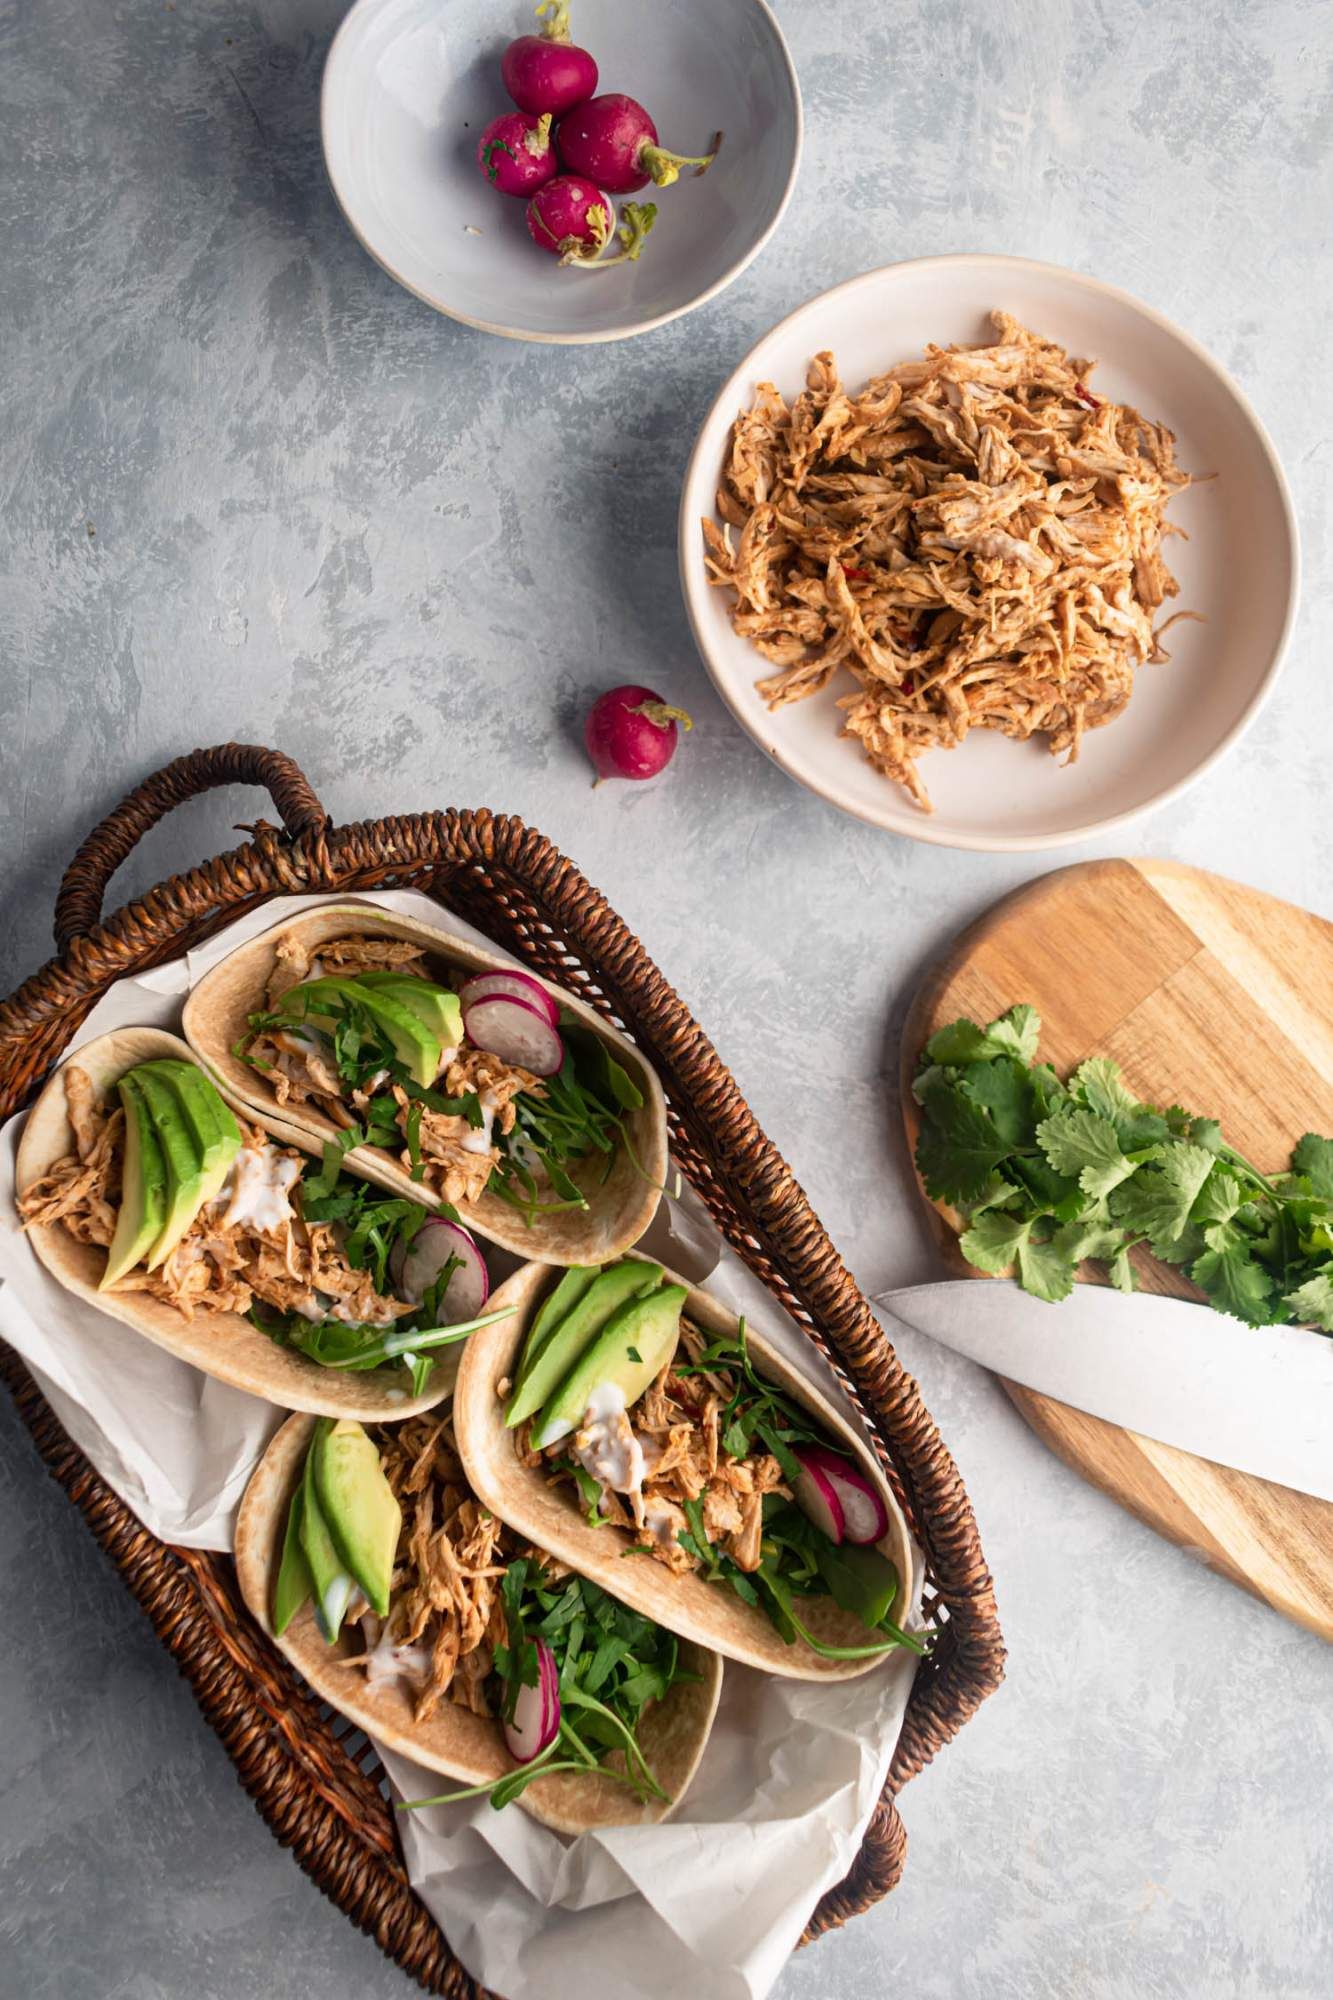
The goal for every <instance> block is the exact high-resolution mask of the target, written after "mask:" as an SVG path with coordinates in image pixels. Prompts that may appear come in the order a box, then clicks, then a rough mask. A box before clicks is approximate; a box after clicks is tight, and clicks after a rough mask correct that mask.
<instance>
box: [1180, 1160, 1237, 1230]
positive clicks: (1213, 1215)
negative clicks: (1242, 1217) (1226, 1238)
mask: <svg viewBox="0 0 1333 2000" xmlns="http://www.w3.org/2000/svg"><path fill="white" fill-rule="evenodd" d="M1243 1200H1244V1195H1243V1193H1242V1190H1241V1185H1240V1182H1239V1181H1238V1180H1237V1179H1236V1176H1235V1175H1234V1174H1231V1173H1228V1172H1227V1170H1226V1168H1225V1167H1223V1166H1219V1165H1214V1167H1213V1170H1212V1172H1211V1173H1210V1174H1209V1175H1208V1178H1207V1179H1206V1180H1205V1182H1204V1184H1203V1186H1202V1188H1200V1190H1199V1193H1198V1195H1197V1197H1196V1199H1195V1202H1194V1205H1193V1207H1192V1209H1191V1210H1190V1219H1191V1221H1193V1222H1197V1223H1198V1224H1199V1226H1200V1228H1202V1227H1203V1226H1204V1225H1205V1224H1207V1223H1210V1222H1230V1220H1231V1218H1232V1216H1233V1215H1234V1214H1235V1213H1236V1210H1237V1209H1238V1208H1239V1207H1240V1205H1241V1203H1242V1201H1243Z"/></svg>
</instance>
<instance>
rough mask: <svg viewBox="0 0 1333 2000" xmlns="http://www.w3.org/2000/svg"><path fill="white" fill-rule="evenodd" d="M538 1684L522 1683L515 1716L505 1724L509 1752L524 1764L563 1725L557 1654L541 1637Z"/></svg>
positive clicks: (554, 1736)
mask: <svg viewBox="0 0 1333 2000" xmlns="http://www.w3.org/2000/svg"><path fill="white" fill-rule="evenodd" d="M536 1645H537V1685H536V1686H535V1687H521V1688H520V1689H519V1691H518V1699H517V1701H516V1702H515V1703H514V1719H513V1721H512V1722H506V1724H505V1726H504V1731H505V1742H506V1743H507V1744H508V1745H509V1754H510V1756H511V1757H516V1758H517V1759H518V1761H519V1763H520V1764H530V1763H531V1762H532V1760H533V1758H534V1757H540V1756H541V1754H542V1751H543V1750H546V1749H548V1748H549V1747H550V1745H551V1744H552V1743H554V1741H555V1739H556V1735H557V1733H558V1731H559V1728H560V1675H559V1673H558V1671H557V1669H556V1664H555V1654H554V1653H553V1652H552V1651H551V1649H550V1647H549V1646H548V1645H547V1643H546V1641H545V1639H538V1640H537V1642H536Z"/></svg>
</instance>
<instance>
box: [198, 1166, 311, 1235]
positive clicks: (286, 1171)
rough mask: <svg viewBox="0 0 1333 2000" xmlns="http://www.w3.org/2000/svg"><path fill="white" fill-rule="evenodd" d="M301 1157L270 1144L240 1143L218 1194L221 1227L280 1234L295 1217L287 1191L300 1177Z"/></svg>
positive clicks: (259, 1233)
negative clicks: (279, 1149)
mask: <svg viewBox="0 0 1333 2000" xmlns="http://www.w3.org/2000/svg"><path fill="white" fill-rule="evenodd" d="M301 1166H302V1162H301V1161H300V1160H296V1159H293V1158H292V1156H291V1155H290V1154H289V1153H280V1152H278V1151H277V1149H276V1147H273V1146H263V1147H255V1146H243V1147H242V1148H241V1150H240V1152H239V1153H238V1154H237V1155H236V1158H235V1160H234V1162H233V1163H232V1168H231V1172H230V1173H229V1174H228V1175H227V1178H226V1181H225V1182H224V1183H223V1188H222V1193H221V1194H220V1195H219V1196H218V1198H217V1203H216V1207H217V1211H218V1213H217V1220H218V1224H219V1226H220V1227H221V1228H223V1229H252V1230H254V1232H255V1233H256V1235H259V1236H281V1235H282V1233H283V1231H284V1229H286V1227H287V1225H288V1223H289V1222H291V1221H293V1219H294V1212H293V1209H292V1204H291V1201H290V1200H289V1195H290V1193H291V1190H292V1188H293V1187H294V1186H295V1185H296V1183H297V1181H298V1180H299V1179H300V1177H301Z"/></svg>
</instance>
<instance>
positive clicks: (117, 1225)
mask: <svg viewBox="0 0 1333 2000" xmlns="http://www.w3.org/2000/svg"><path fill="white" fill-rule="evenodd" d="M284 1136H285V1134H284V1133H283V1132H282V1130H281V1128H279V1132H278V1136H275V1135H274V1133H272V1132H270V1131H266V1130H265V1129H264V1128H263V1127H261V1126H258V1125H253V1124H250V1123H249V1122H248V1121H246V1120H245V1119H243V1118H237V1117H236V1116H235V1115H234V1114H233V1112H232V1111H231V1110H230V1109H229V1107H228V1106H227V1105H226V1104H225V1103H224V1101H223V1099H222V1097H221V1095H220V1094H219V1092H218V1090H217V1088H216V1087H215V1085H214V1084H213V1083H212V1082H211V1081H210V1079H209V1078H208V1077H207V1076H206V1075H205V1073H204V1071H203V1070H202V1069H201V1068H200V1066H199V1064H198V1062H197V1061H196V1059H195V1057H194V1055H193V1053H192V1051H191V1050H190V1049H189V1048H188V1047H187V1046H186V1044H185V1043H184V1042H182V1041H180V1040H179V1039H178V1038H177V1037H176V1036H175V1035H170V1034H167V1033H165V1032H164V1031H163V1030H161V1029H158V1028H126V1029H122V1030H121V1031H119V1032H118V1033H116V1034H111V1035H104V1036H102V1037H101V1038H100V1039H99V1040H97V1041H94V1042H89V1043H88V1044H87V1045H86V1046H85V1047H84V1048H82V1049H79V1050H77V1051H76V1053H75V1054H74V1055H73V1056H71V1058H70V1059H69V1061H68V1062H67V1063H65V1065H64V1066H63V1068H61V1069H60V1070H58V1071H57V1073H56V1074H55V1076H53V1077H52V1078H51V1080H50V1082H49V1083H48V1084H47V1085H46V1088H45V1089H44V1090H43V1091H42V1094H41V1096H40V1097H39V1098H38V1099H37V1102H36V1103H35V1104H34V1106H33V1108H32V1110H31V1111H30V1112H29V1114H28V1121H27V1124H26V1126H25V1128H24V1131H23V1137H22V1139H21V1141H20V1143H19V1150H18V1189H19V1194H18V1212H19V1216H20V1218H21V1220H22V1222H23V1226H24V1228H25V1230H26V1231H27V1233H28V1236H29V1240H30V1241H31V1243H32V1245H33V1248H34V1250H35V1251H36V1253H37V1255H38V1256H39V1257H40V1258H41V1260H42V1262H43V1263H44V1264H45V1265H46V1267H47V1269H48V1270H49V1271H50V1272H51V1273H52V1275H53V1276H54V1277H56V1278H58V1279H59V1280H60V1282H61V1283H62V1284H63V1285H64V1286H65V1287H66V1288H67V1289H68V1290H69V1291H71V1292H73V1293H75V1295H76V1296H77V1297H79V1298H82V1299H86V1300H87V1301H88V1303H89V1304H91V1305H96V1306H97V1307H99V1308H100V1310H101V1311H103V1312H106V1313H109V1314H110V1315H111V1316H112V1317H113V1318H115V1319H118V1320H121V1321H122V1322H123V1323H124V1324H125V1325H127V1326H132V1327H134V1328H135V1330H136V1331H137V1332H139V1333H142V1334H144V1335H146V1337H147V1338H148V1339H149V1340H152V1341H154V1342H156V1344H157V1345H158V1346H159V1347H165V1348H167V1349H169V1350H170V1352H172V1353H173V1354H176V1355H177V1356H179V1358H180V1359H181V1360H183V1361H188V1362H190V1363H192V1364H193V1365H194V1366H195V1367H197V1368H202V1369H203V1370H205V1372H206V1373H207V1374H210V1375H215V1376H217V1377H218V1379H219V1380H220V1381H223V1382H230V1383H232V1384H233V1385H234V1386H235V1387H236V1388H239V1389H245V1390H248V1391H249V1392H250V1393H251V1394H252V1395H257V1396H264V1397H266V1398H268V1400H269V1401H271V1402H275V1403H280V1404H283V1405H285V1406H286V1407H287V1408H288V1409H301V1410H314V1411H328V1412H330V1413H332V1414H335V1415H349V1416H350V1415H362V1416H369V1417H391V1416H398V1415H406V1414H407V1413H408V1412H409V1411H411V1410H414V1409H425V1408H428V1407H430V1405H431V1404H433V1403H437V1402H438V1401H439V1400H440V1398H441V1396H443V1395H445V1394H447V1392H448V1390H449V1387H450V1385H451V1383H452V1380H453V1376H454V1373H455V1371H456V1367H457V1359H456V1357H457V1343H458V1342H459V1341H461V1340H463V1339H464V1338H465V1337H466V1336H467V1334H468V1333H469V1332H470V1331H471V1330H472V1328H473V1327H474V1326H476V1325H478V1324H483V1325H484V1324H487V1323H489V1322H488V1319H487V1316H486V1315H485V1314H484V1313H483V1312H482V1311H481V1307H482V1306H484V1305H485V1303H486V1294H487V1291H488V1289H489V1281H488V1279H487V1274H486V1270H485V1265H484V1262H483V1260H482V1258H481V1254H480V1252H479V1251H478V1249H477V1247H476V1245H475V1243H473V1241H472V1239H471V1238H470V1237H469V1236H468V1235H467V1233H466V1232H465V1231H463V1230H462V1229H461V1228H460V1227H459V1226H458V1225H456V1224H452V1223H447V1222H446V1221H445V1219H444V1218H442V1217H437V1216H434V1215H432V1214H431V1212H430V1211H429V1210H428V1209H426V1208H424V1207H423V1206H422V1204H421V1203H420V1202H419V1201H413V1200H409V1199H406V1198H404V1197H400V1196H387V1195H386V1194H385V1193H384V1191H383V1190H382V1189H381V1188H378V1187H376V1186H375V1185H374V1184H373V1183H372V1182H369V1181H366V1180H363V1179H361V1178H359V1177H356V1176H353V1175H348V1174H343V1173H342V1172H341V1168H342V1167H343V1165H344V1161H343V1159H342V1157H341V1155H340V1154H339V1152H338V1150H337V1149H336V1148H331V1149H330V1151H329V1156H328V1158H327V1159H326V1160H325V1161H324V1163H323V1164H322V1165H318V1164H317V1163H316V1162H315V1161H314V1160H312V1159H311V1158H310V1157H309V1153H308V1151H304V1152H303V1151H301V1150H298V1149H297V1148H296V1147H293V1146H291V1145H288V1144H284V1143H283V1138H284ZM304 1143H305V1145H306V1146H307V1147H308V1146H309V1143H310V1142H309V1141H308V1140H305V1141H304ZM428 1229H429V1230H430V1231H431V1232H432V1235H431V1238H430V1239H429V1240H428V1241H426V1242H424V1243H423V1242H422V1237H423V1236H424V1234H425V1232H426V1230H428ZM440 1236H443V1240H442V1241H437V1240H436V1238H437V1237H440ZM500 1310H501V1311H503V1310H504V1308H503V1307H501V1308H500Z"/></svg>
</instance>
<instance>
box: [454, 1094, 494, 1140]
mask: <svg viewBox="0 0 1333 2000" xmlns="http://www.w3.org/2000/svg"><path fill="white" fill-rule="evenodd" d="M479 1102H480V1104H481V1124H480V1125H477V1126H472V1125H470V1126H469V1127H468V1129H467V1131H466V1132H465V1133H464V1134H463V1137H462V1138H461V1139H460V1140H459V1142H458V1143H459V1145H460V1146H461V1147H462V1148H463V1151H464V1152H465V1153H489V1152H490V1150H491V1132H492V1130H493V1128H494V1125H495V1114H496V1112H497V1111H498V1110H499V1109H500V1107H499V1105H498V1104H497V1103H496V1101H495V1099H494V1097H492V1095H491V1093H490V1091H489V1090H483V1092H482V1093H481V1097H480V1099H479Z"/></svg>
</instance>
